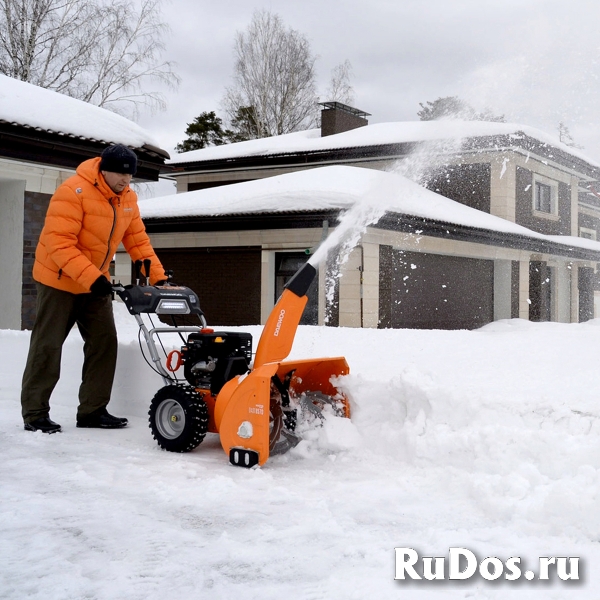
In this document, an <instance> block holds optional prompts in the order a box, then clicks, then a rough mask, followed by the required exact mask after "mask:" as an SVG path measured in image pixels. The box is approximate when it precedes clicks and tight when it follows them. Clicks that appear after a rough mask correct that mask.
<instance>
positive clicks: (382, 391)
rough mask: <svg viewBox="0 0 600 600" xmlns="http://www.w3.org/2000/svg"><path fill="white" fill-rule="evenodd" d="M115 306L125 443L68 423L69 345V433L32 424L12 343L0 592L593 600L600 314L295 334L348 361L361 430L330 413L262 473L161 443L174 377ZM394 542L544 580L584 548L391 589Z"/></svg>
mask: <svg viewBox="0 0 600 600" xmlns="http://www.w3.org/2000/svg"><path fill="white" fill-rule="evenodd" d="M116 311H117V322H118V324H119V331H120V338H121V341H120V348H119V350H120V354H119V366H118V372H117V378H116V384H115V389H114V394H113V401H112V403H111V406H110V407H109V408H111V410H112V412H113V413H115V414H117V415H124V416H127V417H129V418H130V426H129V427H128V428H127V429H124V430H117V431H101V430H86V429H76V428H75V406H76V402H77V401H76V397H77V387H78V381H79V374H80V369H81V358H80V355H81V346H82V343H81V341H80V340H79V337H78V334H77V332H74V333H73V334H72V335H71V336H70V338H69V339H68V341H67V343H66V345H65V351H64V355H63V376H62V379H61V382H60V384H59V386H58V387H57V389H56V391H55V394H54V397H53V399H52V413H51V416H52V418H53V419H55V420H57V421H58V422H60V423H61V424H62V425H63V432H62V433H60V434H55V435H50V436H48V435H43V434H41V433H30V432H25V431H24V430H23V425H22V422H21V419H20V406H19V389H20V378H21V373H22V369H23V365H24V361H25V356H26V353H27V347H28V341H29V334H28V333H27V332H18V331H6V330H5V331H0V356H1V360H0V454H1V456H2V461H1V462H0V481H1V485H0V597H1V598H7V599H11V600H13V599H14V600H22V599H24V598H39V599H43V600H54V599H57V600H63V599H83V598H86V599H94V600H115V599H121V598H122V599H127V600H129V599H131V600H133V599H136V600H137V599H139V600H150V599H159V598H160V599H171V598H177V599H183V598H185V599H200V598H201V599H211V600H212V599H227V600H229V599H254V598H256V599H259V598H260V599H261V600H268V599H282V598H286V599H307V600H308V599H315V600H316V599H323V600H333V599H340V600H342V599H343V600H348V599H357V600H363V599H365V598H372V599H378V600H379V599H388V598H389V599H395V598H416V599H421V598H477V599H479V598H486V599H492V598H493V599H506V598H511V599H512V598H518V599H521V598H535V599H544V600H548V599H564V598H590V599H596V598H598V589H599V587H600V574H599V571H598V565H599V564H600V545H599V544H598V540H599V539H600V509H599V508H598V502H599V500H600V498H599V492H600V419H599V417H600V406H599V402H598V389H599V383H600V371H599V369H598V348H599V347H600V320H594V321H590V322H588V323H585V324H570V325H567V324H557V323H542V324H534V323H530V322H526V321H522V320H511V321H500V322H496V323H493V324H491V325H488V326H486V327H484V328H482V329H480V330H477V331H414V330H381V331H374V330H357V329H343V328H339V329H335V328H319V327H301V328H300V330H299V332H298V335H297V338H296V342H295V345H294V349H293V352H292V357H295V358H301V357H302V358H308V357H317V356H337V355H344V356H346V357H347V360H348V362H349V364H350V366H351V375H349V376H348V377H346V378H345V379H344V381H343V382H342V385H343V388H344V390H345V391H346V393H347V394H348V395H349V397H350V398H351V403H352V409H353V417H352V421H351V422H350V421H347V420H344V419H339V418H336V417H331V416H330V417H328V418H327V420H326V423H325V425H324V426H323V427H322V428H314V429H309V430H308V431H307V433H306V438H305V440H304V441H303V442H301V444H300V445H299V446H298V447H297V448H295V449H294V450H292V451H291V452H290V453H288V454H287V455H284V456H279V457H274V458H272V459H270V460H269V461H268V463H267V464H266V465H265V467H263V468H262V469H257V470H251V471H247V470H243V469H239V468H235V467H231V466H229V465H228V464H227V459H226V456H225V454H224V453H223V451H222V449H221V447H220V445H219V441H218V437H217V436H215V435H210V436H207V439H206V440H205V441H204V442H203V443H202V444H201V445H200V446H199V447H198V448H197V449H196V450H195V451H193V452H191V453H189V454H171V453H167V452H163V451H161V450H160V449H159V448H158V446H157V445H156V444H155V442H154V440H153V439H152V437H151V435H150V431H149V429H148V427H147V420H146V419H147V417H146V411H147V406H148V404H149V401H150V399H151V397H152V395H153V394H154V392H155V390H156V389H158V388H159V387H160V386H161V385H162V383H161V380H160V379H159V378H158V376H156V375H155V374H153V373H152V372H151V371H150V370H149V368H148V367H147V366H146V364H145V363H144V362H143V359H142V358H141V356H140V353H139V348H138V346H137V339H136V331H135V322H134V321H133V319H132V318H131V317H129V315H128V314H127V313H126V312H125V311H124V309H123V306H122V305H116ZM244 329H245V330H248V331H250V332H252V333H253V335H255V337H256V338H257V337H258V335H259V333H260V328H259V327H248V328H244ZM396 547H411V548H414V549H416V550H418V552H419V553H420V555H422V556H423V555H424V556H447V555H448V549H449V548H450V547H462V548H467V549H470V550H471V551H473V552H474V553H475V554H476V555H477V556H478V557H479V559H480V560H481V559H483V558H485V557H489V556H496V557H499V558H500V559H501V560H503V561H505V560H506V559H508V558H509V557H513V556H519V557H521V559H522V565H524V566H525V567H526V568H531V569H532V570H534V571H536V570H537V559H538V557H540V556H568V557H581V561H580V580H579V581H577V582H575V581H561V580H559V579H558V578H557V577H556V575H555V571H554V570H553V569H554V568H553V567H551V569H550V573H551V577H550V581H548V582H542V581H537V580H533V581H527V580H525V579H524V578H521V579H520V580H519V581H518V582H510V581H506V580H505V579H504V578H501V579H499V580H497V581H495V582H489V581H486V580H484V579H483V578H481V577H479V576H476V577H473V578H472V579H470V580H468V581H466V582H457V581H410V580H409V581H395V580H394V566H395V562H394V561H395V553H394V548H396Z"/></svg>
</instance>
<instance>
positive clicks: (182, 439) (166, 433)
mask: <svg viewBox="0 0 600 600" xmlns="http://www.w3.org/2000/svg"><path fill="white" fill-rule="evenodd" d="M315 275H316V270H315V268H314V267H313V266H312V265H310V264H308V263H306V264H305V265H304V266H303V267H302V268H301V269H300V270H299V271H298V272H297V273H296V274H295V275H294V277H293V278H292V279H291V280H290V281H289V282H288V284H287V285H286V287H285V289H284V292H283V294H282V295H281V297H280V298H279V300H278V302H277V303H276V305H275V307H274V308H273V310H272V311H271V314H270V315H269V318H268V319H267V322H266V324H265V326H264V329H263V332H262V335H261V337H260V340H259V342H258V346H257V349H256V355H255V358H254V362H253V363H251V336H250V334H247V333H240V332H220V331H219V332H215V331H213V330H212V329H208V328H206V321H205V320H204V316H203V315H202V312H201V310H200V307H199V305H198V300H197V297H196V296H195V294H194V292H192V290H190V289H189V288H185V287H181V286H160V287H156V286H126V287H123V286H116V287H115V291H116V292H117V293H118V294H119V296H120V297H121V298H122V299H123V301H124V302H125V304H126V305H127V308H128V309H129V312H130V313H131V314H133V315H134V316H135V317H136V319H137V321H138V324H139V325H140V331H141V332H142V333H143V335H144V337H145V340H146V344H147V347H148V349H149V351H150V355H151V357H152V361H153V362H154V365H155V367H154V368H155V370H156V371H158V372H159V374H160V375H161V376H162V377H163V380H164V381H165V384H166V385H165V387H163V388H161V389H160V390H159V391H158V392H157V393H156V395H155V397H154V399H153V400H152V403H151V405H150V413H149V414H150V428H151V429H152V433H153V435H154V437H155V439H156V440H157V442H158V444H159V445H160V446H161V447H162V448H164V449H166V450H171V451H175V452H186V451H189V450H192V449H194V448H195V447H196V446H198V444H200V442H202V440H203V439H204V436H205V434H206V432H207V431H211V432H214V433H219V435H220V441H221V445H222V447H223V450H224V451H225V452H226V454H227V455H228V457H229V461H230V463H231V464H233V465H236V466H241V467H246V468H251V467H255V466H257V465H264V464H265V463H266V461H267V460H268V458H269V456H271V455H273V454H280V453H283V452H285V451H287V450H288V449H290V448H291V447H293V446H295V445H296V444H297V443H298V442H299V441H300V438H299V437H298V435H297V434H296V432H295V429H296V424H297V420H298V416H299V414H300V413H305V412H308V413H310V414H312V415H313V416H315V417H317V418H323V410H324V408H325V407H326V406H328V407H329V409H330V410H331V411H333V413H334V414H336V415H339V416H344V417H350V407H349V403H348V399H347V398H346V397H345V396H344V394H343V393H342V392H341V391H340V390H339V389H338V388H337V387H336V385H335V378H336V377H338V376H341V375H346V374H348V373H349V367H348V364H347V363H346V360H345V358H343V357H336V358H317V359H307V360H297V361H287V362H284V360H285V359H286V358H287V356H288V355H289V353H290V351H291V349H292V345H293V342H294V337H295V334H296V331H297V329H298V325H299V323H300V319H301V317H302V314H303V312H304V308H305V306H306V303H307V301H308V297H307V295H306V294H307V291H308V288H309V286H310V284H311V282H312V281H313V279H314V277H315ZM172 311H177V312H176V313H175V314H189V313H195V314H197V315H198V316H199V317H200V318H201V322H202V325H203V327H202V328H190V327H177V328H176V331H178V332H182V331H186V332H190V335H189V337H188V339H187V343H186V345H185V346H183V347H182V348H181V351H180V352H178V351H175V353H177V361H176V364H175V365H173V356H172V355H173V353H170V354H169V356H168V359H167V363H166V364H167V369H165V368H164V367H163V366H162V364H161V360H160V358H159V356H158V351H157V349H156V345H155V344H154V336H156V335H159V334H161V333H166V332H173V328H153V329H150V330H148V329H147V327H146V326H145V324H144V322H143V320H142V318H141V315H140V313H142V312H146V313H152V312H156V313H158V314H173V312H172ZM181 364H183V366H184V373H185V376H186V380H187V383H183V385H182V384H181V381H180V380H177V379H175V378H174V376H173V375H171V374H170V373H169V371H171V372H172V371H175V370H176V367H179V366H180V365H181Z"/></svg>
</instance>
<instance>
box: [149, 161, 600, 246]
mask: <svg viewBox="0 0 600 600" xmlns="http://www.w3.org/2000/svg"><path fill="white" fill-rule="evenodd" d="M365 201H366V202H371V203H377V204H378V205H380V203H384V208H385V210H386V211H388V212H395V213H399V214H405V215H412V216H416V217H422V218H426V219H432V220H436V221H442V222H445V223H452V224H455V225H464V226H467V227H475V228H480V229H486V230H490V231H497V232H501V233H511V234H517V235H523V236H526V237H530V238H537V239H541V240H547V241H551V242H554V243H560V244H564V245H566V246H576V247H579V248H586V249H589V250H594V251H596V252H599V251H600V242H596V241H593V240H588V239H584V238H576V237H569V236H554V235H544V234H541V233H537V232H535V231H532V230H531V229H527V228H526V227H523V226H521V225H517V224H516V223H512V222H510V221H507V220H506V219H502V218H501V217H496V216H494V215H490V214H488V213H485V212H483V211H480V210H477V209H474V208H470V207H468V206H465V205H464V204H460V203H459V202H455V201H454V200H450V199H449V198H446V197H444V196H441V195H440V194H436V193H435V192H432V191H430V190H427V189H425V188H423V187H421V186H420V185H418V184H416V183H414V182H413V181H411V180H409V179H407V178H406V177H403V176H401V175H397V174H393V173H386V172H383V171H378V170H375V169H365V168H361V167H347V166H327V167H319V168H314V169H306V170H304V171H296V172H294V173H287V174H285V175H278V176H275V177H268V178H265V179H257V180H254V181H247V182H244V183H237V184H231V185H224V186H219V187H213V188H208V189H204V190H197V191H193V192H184V193H181V194H175V195H170V196H163V197H160V198H150V199H147V200H142V201H140V212H141V214H142V217H143V218H145V219H160V218H181V217H195V216H203V217H210V216H224V215H244V214H262V213H286V212H305V211H317V210H332V209H334V210H335V209H342V210H345V209H349V208H351V207H352V206H354V205H355V204H357V203H359V202H365Z"/></svg>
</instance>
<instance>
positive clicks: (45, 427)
mask: <svg viewBox="0 0 600 600" xmlns="http://www.w3.org/2000/svg"><path fill="white" fill-rule="evenodd" d="M24 429H25V431H42V432H44V433H57V432H59V431H62V429H61V427H60V425H59V424H58V423H55V422H54V421H51V420H50V417H41V418H40V419H36V420H35V421H31V422H30V423H25V428H24Z"/></svg>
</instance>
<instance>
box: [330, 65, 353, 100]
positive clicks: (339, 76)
mask: <svg viewBox="0 0 600 600" xmlns="http://www.w3.org/2000/svg"><path fill="white" fill-rule="evenodd" d="M351 78H352V65H351V64H350V61H349V60H348V59H346V60H345V61H344V62H343V63H341V64H339V65H337V67H334V68H333V69H332V70H331V81H330V82H329V87H328V88H327V93H326V96H325V101H326V102H341V103H342V104H350V105H352V104H353V103H354V88H353V87H352V84H351V83H350V79H351Z"/></svg>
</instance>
